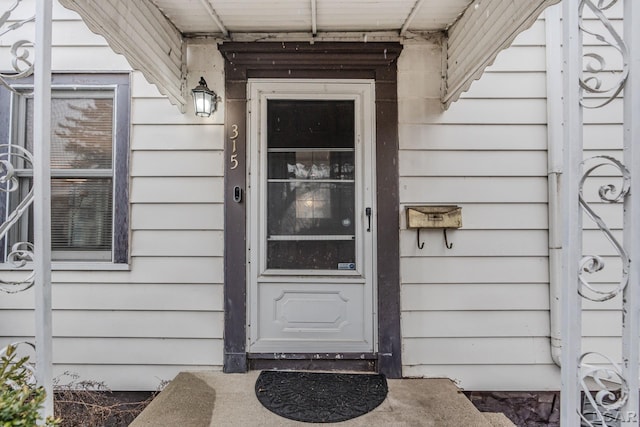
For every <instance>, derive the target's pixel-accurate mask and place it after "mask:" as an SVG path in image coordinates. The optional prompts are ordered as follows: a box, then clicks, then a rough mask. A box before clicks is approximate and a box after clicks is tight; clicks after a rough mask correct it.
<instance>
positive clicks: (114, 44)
mask: <svg viewBox="0 0 640 427" xmlns="http://www.w3.org/2000/svg"><path fill="white" fill-rule="evenodd" d="M59 1H60V4H62V5H63V6H64V7H66V8H69V9H72V10H74V11H76V12H77V13H78V14H79V15H80V16H81V17H82V19H83V20H84V22H85V23H86V24H87V26H88V27H89V29H90V30H91V31H93V32H94V33H96V34H100V35H101V36H103V37H104V38H105V39H106V40H107V42H108V43H109V45H110V46H111V48H112V49H113V50H114V51H115V52H116V53H119V54H121V55H123V56H124V57H125V58H126V59H127V61H129V64H130V65H131V67H133V69H135V70H139V71H141V72H142V73H143V74H144V76H145V77H146V79H147V80H148V81H149V82H150V83H153V84H155V85H156V86H157V87H158V90H159V91H160V93H162V94H163V95H165V96H167V97H168V98H169V100H170V101H171V103H172V104H174V105H176V106H178V108H180V110H181V111H182V112H184V111H185V103H186V95H185V93H186V92H185V90H186V89H185V87H186V81H185V79H186V54H185V52H186V44H185V43H183V40H182V34H181V33H180V32H179V31H178V30H177V29H176V27H175V26H174V25H173V24H172V23H171V22H170V21H169V20H167V18H166V17H165V16H164V15H163V14H162V12H161V11H160V10H159V9H158V8H157V7H156V6H155V5H154V4H153V3H151V2H150V1H149V0H138V1H134V2H133V1H132V2H129V1H126V2H125V1H122V0H101V1H91V0H59Z"/></svg>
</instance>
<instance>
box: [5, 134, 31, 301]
mask: <svg viewBox="0 0 640 427" xmlns="http://www.w3.org/2000/svg"><path fill="white" fill-rule="evenodd" d="M14 164H19V165H20V166H21V168H22V169H31V168H33V156H32V155H31V153H30V152H29V151H28V150H26V149H24V148H22V147H19V146H16V145H8V144H2V145H0V191H1V192H5V193H14V192H16V191H18V190H19V189H20V185H21V183H20V180H19V179H18V176H17V173H16V167H15V165H14ZM33 198H34V195H33V186H31V187H30V188H29V192H28V193H27V195H26V196H25V197H24V198H22V200H21V201H20V203H18V205H17V206H16V207H15V208H14V209H13V210H12V211H11V212H8V213H7V215H6V220H5V221H4V222H3V223H2V225H0V241H2V240H3V239H6V238H7V237H8V233H9V231H10V230H11V228H12V227H13V226H14V225H15V224H16V223H17V222H18V221H19V220H20V218H21V217H22V216H23V215H24V213H25V212H27V210H28V209H29V206H31V204H32V203H33ZM28 261H33V244H31V243H29V242H18V243H14V244H13V245H12V247H11V251H10V252H9V253H8V254H7V262H9V263H11V264H12V265H13V267H15V268H16V269H20V268H24V267H25V266H26V264H27V262H28ZM33 284H34V273H33V271H31V272H29V274H28V275H27V276H26V277H23V278H20V279H13V280H5V279H1V278H0V291H2V292H5V293H17V292H22V291H25V290H27V289H29V288H31V287H32V286H33Z"/></svg>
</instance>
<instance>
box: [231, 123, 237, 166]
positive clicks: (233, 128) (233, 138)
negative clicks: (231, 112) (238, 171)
mask: <svg viewBox="0 0 640 427" xmlns="http://www.w3.org/2000/svg"><path fill="white" fill-rule="evenodd" d="M238 135H239V133H238V125H235V124H234V125H231V136H230V137H229V139H231V144H232V145H231V158H230V163H231V169H232V170H233V169H235V168H237V167H238V147H236V139H238Z"/></svg>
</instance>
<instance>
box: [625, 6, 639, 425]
mask: <svg viewBox="0 0 640 427" xmlns="http://www.w3.org/2000/svg"><path fill="white" fill-rule="evenodd" d="M624 40H625V43H626V45H627V48H628V52H629V75H628V77H627V82H626V85H625V90H624V163H625V165H626V166H627V168H628V169H629V171H630V173H631V192H630V193H629V195H628V196H627V197H626V199H625V204H624V247H625V250H626V251H627V252H628V254H629V257H630V259H631V265H630V271H629V284H628V286H627V287H626V288H625V290H624V294H623V308H622V313H623V321H622V373H623V377H624V378H625V379H626V380H627V384H628V386H629V398H628V400H627V402H626V404H625V406H624V407H623V408H622V409H623V411H622V424H621V426H622V427H631V426H637V425H638V423H639V421H640V420H639V418H638V417H639V416H640V415H638V406H639V405H640V402H639V399H638V387H639V384H638V376H639V369H638V363H639V362H640V357H639V352H638V337H639V336H640V326H639V322H640V313H639V311H640V2H638V0H625V2H624Z"/></svg>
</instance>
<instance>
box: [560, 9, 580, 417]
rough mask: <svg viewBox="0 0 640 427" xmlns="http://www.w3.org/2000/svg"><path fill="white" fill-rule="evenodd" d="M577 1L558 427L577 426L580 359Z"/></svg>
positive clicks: (567, 39)
mask: <svg viewBox="0 0 640 427" xmlns="http://www.w3.org/2000/svg"><path fill="white" fill-rule="evenodd" d="M579 3H580V1H579V0H565V1H564V2H563V9H562V18H563V57H564V63H563V66H564V67H563V72H564V74H563V93H564V129H563V132H564V173H563V175H562V183H561V191H562V199H563V205H564V206H563V209H562V211H563V212H564V213H565V216H564V221H563V242H562V246H563V248H564V252H563V263H562V264H563V267H564V271H563V277H564V280H563V282H564V283H563V286H562V292H561V295H562V303H561V307H562V314H561V316H562V354H561V362H562V370H561V372H562V373H561V382H562V389H561V395H560V422H561V425H562V426H563V427H575V426H579V425H580V416H579V408H580V388H579V386H578V360H579V357H580V354H581V338H582V325H581V324H582V322H581V311H582V301H581V299H580V297H579V295H578V280H579V278H578V265H579V262H580V258H581V256H582V212H581V210H580V206H579V201H578V192H579V188H580V178H581V176H582V107H581V105H580V100H581V92H582V90H581V89H580V86H579V84H578V82H579V78H580V76H581V73H582V39H581V34H580V31H579Z"/></svg>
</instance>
